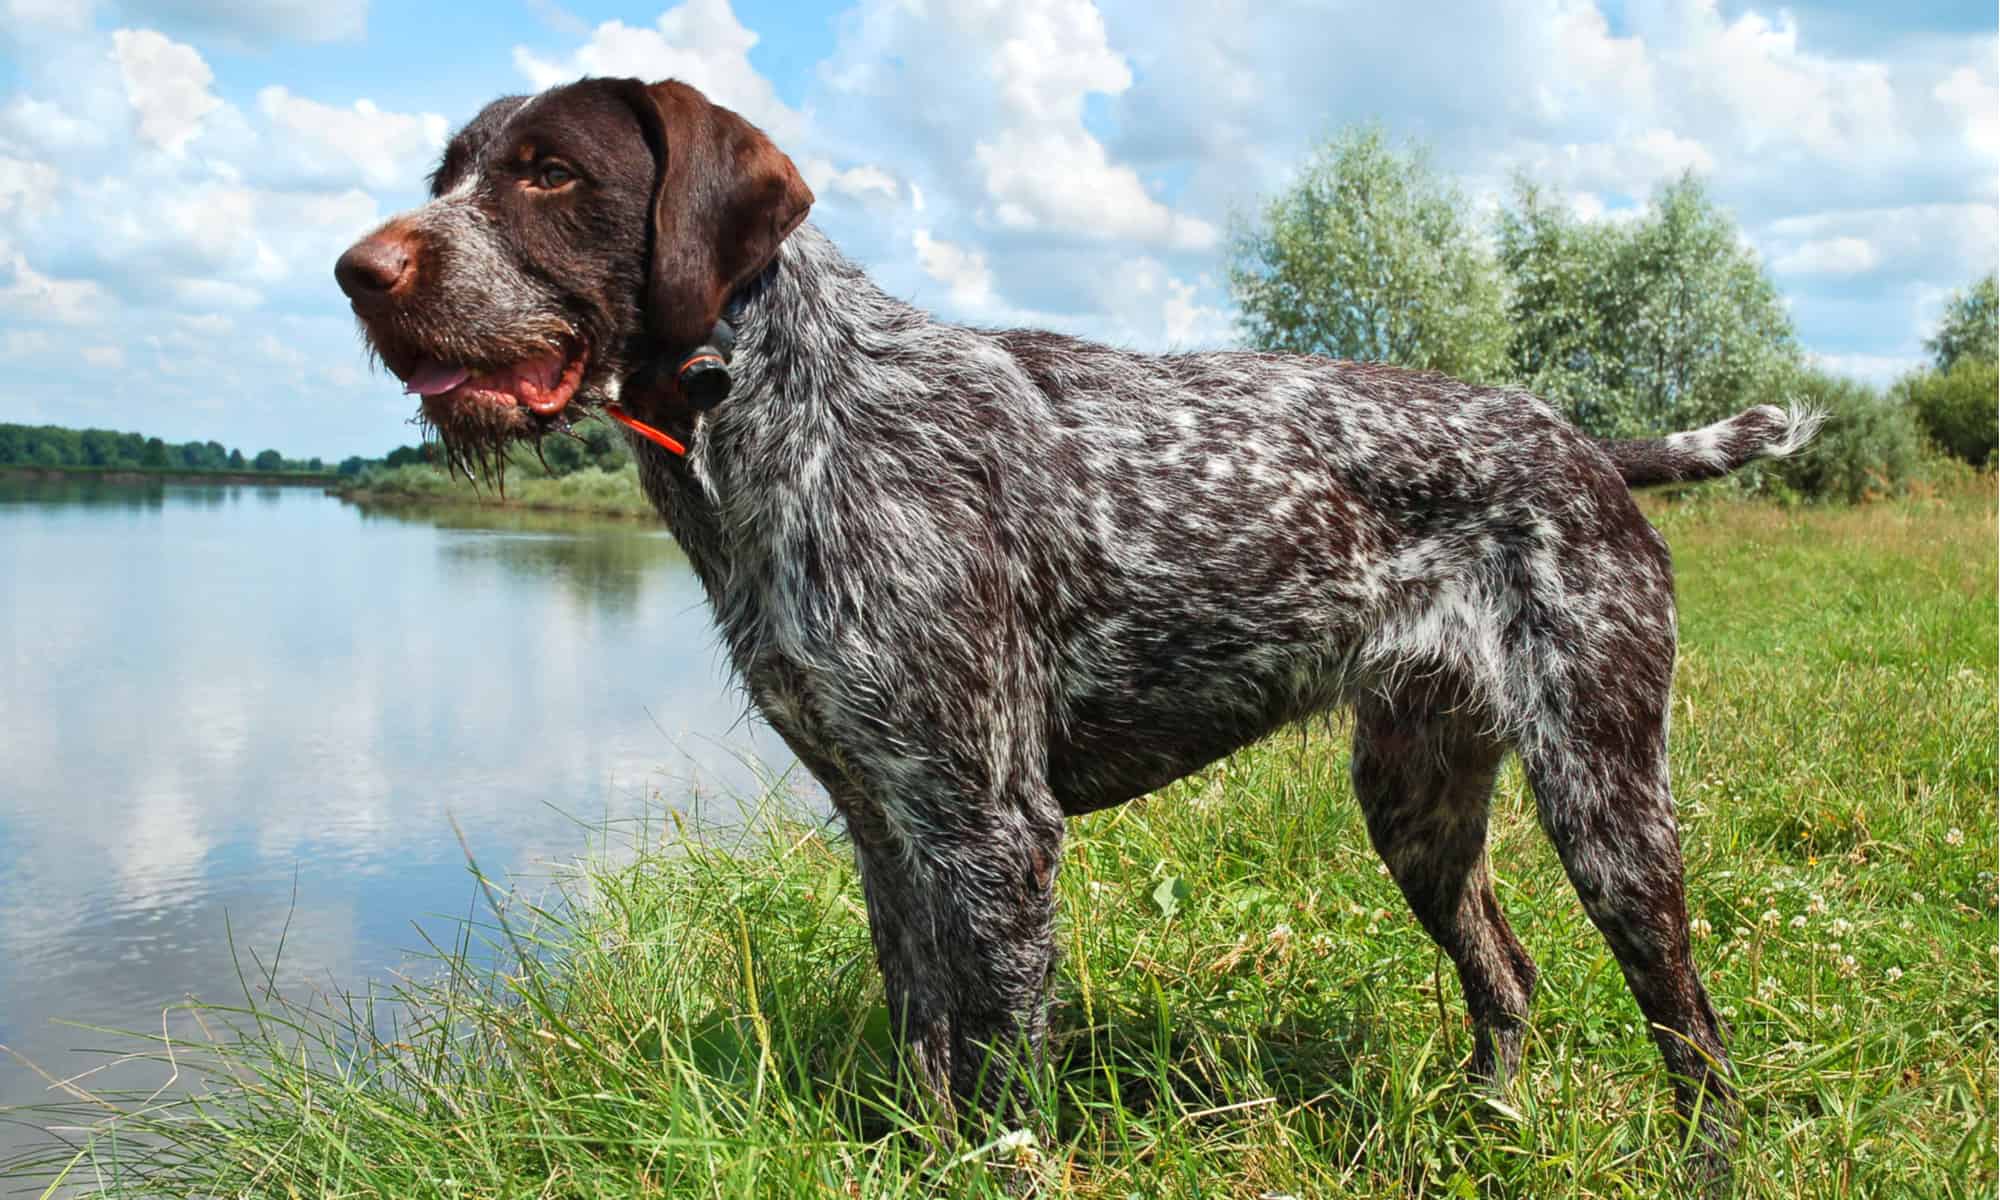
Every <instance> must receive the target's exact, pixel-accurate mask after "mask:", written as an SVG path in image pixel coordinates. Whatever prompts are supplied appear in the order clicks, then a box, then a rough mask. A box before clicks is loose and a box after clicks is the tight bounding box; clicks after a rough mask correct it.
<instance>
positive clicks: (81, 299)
mask: <svg viewBox="0 0 2000 1200" xmlns="http://www.w3.org/2000/svg"><path fill="white" fill-rule="evenodd" d="M0 18H4V19H0V378H4V380H5V382H4V383H0V421H30V422H42V421H47V422H55V423H61V424H66V425H96V426H106V427H112V428H119V429H137V430H141V431H144V432H147V433H157V434H160V435H162V436H165V437H167V438H169V439H170V440H174V441H182V440H187V439H192V438H200V439H209V438H214V439H216V440H219V441H223V442H225V443H228V444H231V445H238V446H241V447H243V448H244V449H245V450H246V451H255V450H258V449H262V448H265V447H267V446H268V447H275V448H277V449H279V450H282V451H284V452H285V453H287V454H288V455H292V456H295V457H305V456H308V455H315V454H317V455H322V456H326V457H329V458H334V457H340V456H344V455H347V454H351V453H365V454H379V453H381V452H383V451H385V450H386V449H388V448H389V447H391V446H394V445H397V444H399V443H402V442H407V441H411V440H413V439H414V431H413V430H412V429H410V428H409V426H408V425H407V423H406V422H407V419H408V417H409V415H410V413H411V411H412V406H411V405H410V404H409V403H408V402H407V401H406V400H405V399H404V398H403V397H402V396H401V395H400V394H399V392H398V388H397V387H396V385H395V384H394V381H393V380H391V379H390V378H388V377H387V376H384V375H381V374H372V373H370V372H369V370H368V368H367V365H366V361H365V359H364V357H363V355H362V353H361V350H360V347H359V345H358V343H357V340H356V338H355V335H354V331H353V323H352V321H351V319H350V318H349V316H348V314H347V311H346V307H345V304H344V302H343V300H342V298H341V296H340V295H339V293H338V291H337V290H336V289H335V288H334V286H333V282H332V275H331V269H332V263H333V259H334V258H335V256H336V255H338V253H339V252H340V250H341V249H342V248H343V247H344V246H345V245H346V244H348V242H350V241H351V240H352V239H353V238H354V237H355V236H356V235H358V234H360V233H361V232H363V231H365V230H366V229H368V228H370V227H371V226H373V225H374V224H375V223H377V222H379V221H381V220H383V219H385V218H386V217H388V216H389V215H391V214H392V213H394V212H396V211H398V210H399V209H401V208H404V207H407V206H409V205H410V204H412V203H414V202H415V201H416V200H417V198H418V196H419V182H420V180H421V178H422V176H423V175H424V173H425V172H426V171H427V170H428V169H429V168H430V167H431V165H432V164H433V163H434V161H435V159H436V156H437V153H438V150H439V148H440V147H441V144H442V141H443V139H444V137H445V136H446V135H447V133H448V131H449V130H450V129H451V128H453V127H455V126H456V125H457V124H459V123H460V122H462V121H464V120H465V119H466V118H467V117H469V116H470V115H471V114H472V113H473V112H475V111H477V109H478V108H479V106H480V105H481V104H482V103H483V102H484V101H486V100H488V99H490V98H492V97H493V96H496V95H500V94H503V93H506V92H519V91H524V90H532V89H534V88H537V87H541V86H546V85H547V84H548V83H551V82H554V81H558V80H562V79H568V78H572V77H574V76H576V75H578V74H581V73H584V72H590V73H596V74H637V75H642V76H645V77H648V78H662V77H666V76H676V77H680V78H685V79H687V80H689V81H690V82H692V83H694V84H696V85H697V86H699V87H701V88H703V89H704V90H706V91H707V92H708V93H709V94H710V96H711V97H713V98H715V99H716V100H718V101H719V102H722V103H725V104H728V105H730V106H732V107H735V108H737V109H739V110H740V111H742V112H744V113H745V114H746V115H748V116H749V117H750V118H751V119H752V120H754V121H756V122H757V123H758V124H760V125H762V126H763V127H764V128H765V129H766V130H767V131H768V132H770V133H771V134H773V136H774V137H775V138H776V140H777V141H778V143H779V145H780V146H781V147H783V148H784V149H785V150H786V151H788V152H789V153H790V154H791V155H792V157H793V158H794V160H795V161H797V162H798V163H799V164H800V166H801V168H802V169H803V170H804V171H805V173H806V175H807V177H808V179H809V180H810V181H811V182H812V184H813V186H814V189H815V191H816V192H817V193H818V196H819V201H818V203H817V205H816V206H815V209H814V219H815V220H817V221H818V222H819V224H820V225H821V227H822V228H824V229H825V230H826V231H827V232H828V233H829V234H831V235H832V236H833V237H834V238H835V239H836V240H837V241H839V242H840V243H841V244H842V245H843V246H844V247H845V248H846V249H847V250H848V252H849V253H850V254H852V255H853V256H855V257H856V258H858V259H859V260H861V261H862V262H863V263H864V264H866V265H867V266H868V268H869V269H870V270H871V271H872V272H873V273H874V274H875V276H876V278H877V279H878V280H879V281H880V282H882V283H883V284H884V285H885V286H886V287H888V288H889V289H890V290H892V291H894V292H895V293H897V294H899V295H903V296H907V297H910V298H912V299H914V300H916V301H917V302H918V303H921V304H923V305H925V306H926V307H929V308H931V309H933V310H936V311H938V312H940V313H942V314H944V315H945V316H948V317H951V318H954V319H961V320H966V321H973V322H979V323H984V324H1034V325H1042V326H1048V327H1053V328H1060V329H1065V330H1070V331H1073V332H1076V333H1080V334H1083V335H1086V336H1092V337H1098V338H1103V339H1107V340H1111V341H1115V342H1118V343H1121V344H1124V345H1130V346H1135V347H1139V348H1144V349H1168V348H1194V347H1202V346H1218V345H1226V344H1228V343H1229V342H1230V340H1231V338H1232V336H1233V320H1232V311H1231V306H1230V302H1229V297H1228V294H1227V290H1226V288H1225V287H1224V286H1223V285H1222V282H1221V281H1222V277H1223V246H1224V243H1225V242H1226V239H1227V235H1228V230H1229V228H1230V224H1231V222H1232V220H1234V219H1236V218H1238V217H1240V216H1242V215H1244V214H1246V213H1248V212H1250V211H1252V210H1253V209H1254V207H1255V206H1256V204H1257V203H1258V201H1259V199H1260V197H1262V196H1265V195H1268V194H1269V193H1271V192H1272V191H1274V190H1275V189H1277V188H1279V187H1281V186H1283V184H1284V183H1285V182H1286V180H1287V179H1288V178H1289V175H1290V172H1291V171H1292V170H1293V169H1294V168H1295V167H1296V166H1297V164H1298V163H1299V162H1300V161H1301V159H1302V158H1303V157H1304V155H1305V154H1306V153H1307V152H1308V151H1309V150H1310V148H1311V147H1312V145H1313V144H1314V142H1316V141H1317V140H1319V139H1321V138H1323V137H1325V136H1326V135H1327V134H1329V133H1331V132H1333V131H1335V130H1337V129H1338V128H1339V127H1341V126H1342V125H1344V124H1347V123H1350V122H1355V121H1367V120H1374V121H1379V122H1381V123H1382V124H1383V125H1384V126H1385V127H1386V128H1387V129H1388V130H1389V131H1390V132H1391V133H1392V134H1395V135H1398V136H1405V137H1414V138H1420V139H1422V140H1424V141H1426V142H1427V143H1429V144H1430V145H1431V147H1432V148H1433V154H1434V160H1435V161H1436V163H1437V164H1438V165H1439V166H1440V167H1442V168H1443V169H1444V170H1446V171H1447V172H1449V173H1450V174H1451V175H1452V176H1453V177H1454V178H1455V179H1456V180H1457V182H1458V184H1459V186H1460V187H1461V188H1462V189H1463V190H1464V192H1465V194H1466V196H1467V198H1468V202H1469V203H1470V204H1472V205H1473V206H1474V207H1475V208H1477V209H1478V210H1480V211H1482V212H1484V211H1490V210H1491V208H1492V207H1493V206H1494V205H1495V204H1497V203H1498V202H1499V200H1500V198H1501V196H1502V195H1503V194H1504V192H1505V189H1506V186H1507V179H1508V177H1509V175H1510V173H1511V172H1513V171H1514V170H1516V169H1517V168H1521V169H1526V170H1528V171H1529V172H1530V173H1532V174H1533V175H1535V176H1536V177H1537V178H1539V179H1541V180H1542V181H1544V182H1545V183H1546V184H1547V185H1549V186H1551V187H1553V188H1556V189H1558V190H1560V191H1561V193H1562V194H1563V195H1564V196H1565V197H1566V198H1567V199H1568V202H1569V203H1570V204H1571V205H1572V206H1573V207H1574V208H1575V209H1576V210H1577V211H1578V212H1580V213H1585V214H1590V215H1599V214H1601V215H1603V216H1604V217H1605V218H1606V219H1616V217H1617V216H1618V214H1619V213H1621V212H1624V213H1629V212H1632V211H1635V210H1636V208H1637V206H1640V205H1643V204H1644V202H1645V199H1646V197H1647V195H1648V194H1649V193H1650V191H1651V190H1652V188H1653V186H1654V185H1655V184H1656V183H1657V182H1659V181H1660V180H1661V179H1663V178H1666V177H1668V176H1670V175H1673V174H1675V173H1678V172H1679V171H1681V170H1683V169H1686V168H1690V167H1691V168H1693V169H1695V170H1697V171H1698V172H1700V173H1701V174H1702V175H1703V176H1704V177H1706V178H1707V180H1708V181H1709V184H1710V187H1711V190H1712V192H1713V194H1714V195H1715V197H1716V198H1717V199H1718V200H1719V201H1720V202H1721V203H1722V204H1724V205H1725V206H1726V207H1727V208H1728V209H1729V210H1730V211H1731V212H1732V213H1733V214H1734V215H1735V217H1736V219H1737V221H1738V222H1739V224H1740V225H1741V227H1742V229H1743V232H1744V235H1745V238H1746V240H1747V241H1748V243H1749V244H1750V245H1751V246H1752V247H1753V248H1754V249H1755V251H1756V252H1757V253H1758V254H1759V255H1760V256H1761V257H1762V259H1763V261H1764V262H1765V263H1766V265H1767V266H1768V267H1769V268H1770V270H1771V272H1772V274H1773V276H1774V277H1775V278H1776V279H1777V281H1778V284H1779V287H1780V289H1781V290H1782V292H1783V293H1784V295H1785V297H1786V299H1787V302H1788V303H1789V304H1790V306H1791V312H1792V316H1793V320H1794V322H1795V324H1796V326H1797V328H1798V332H1799V337H1800V340H1801V342H1802V343H1803V344H1804V346H1805V347H1806V349H1807V350H1808V351H1809V352H1810V353H1812V354H1813V355H1814V356H1816V357H1817V358H1818V359H1820V360H1821V361H1822V362H1824V363H1825V364H1826V365H1828V366H1830V367H1832V368H1833V369H1835V370H1839V371H1842V372H1845V373H1849V374H1853V375H1856V376H1858V377H1861V378H1865V379H1869V380H1871V381H1876V382H1884V381H1887V380H1889V379H1891V378H1894V377H1895V376H1896V375H1897V374H1899V373H1900V372H1902V371H1904V370H1907V369H1908V368H1909V367H1911V366H1913V365H1915V364H1916V363H1918V362H1919V361H1920V360H1921V359H1922V357H1923V350H1922V341H1923V338H1924V336H1925V334H1926V333H1927V332H1928V331H1929V330H1930V329H1931V328H1932V327H1933V326H1934V324H1935V322H1936V320H1937V316H1938V313H1939V312H1940V310H1941V308H1942V305H1943V303H1944V301H1945V299H1946V297H1947V296H1948V295H1949V294H1950V292H1951V291H1952V290H1953V289H1955V288H1959V287H1962V286H1964V285H1965V284H1966V283H1968V282H1970V281H1971V280H1972V279H1973V278H1975V277H1976V276H1978V275H1979V274H1982V273H1983V272H1985V271H1987V270H1991V269H1992V268H1993V266H1994V263H1995V258H1996V254H2000V249H1997V248H1996V214H2000V63H1996V54H2000V40H1996V36H1995V32H1996V31H1995V12H1994V9H1993V7H1992V5H1991V4H1990V3H1978V4H1974V3H1963V2H1959V0H1913V2H1910V3H1903V4H1895V5H1889V4H1881V3H1869V2H1835V0H1822V2H1811V3H1801V4H1793V5H1790V6H1787V7H1783V8H1779V7H1772V6H1767V5H1762V4H1756V3H1743V2H1740V0H1607V2H1605V3H1591V2H1588V0H1499V2H1494V3H1478V4H1472V3H1456V4H1423V3H1404V4H1381V3H1340V2H1338V0H1202V2H1199V3H1197V2H1194V0H1096V2H1093V0H859V2H858V3H855V4H853V5H851V6H846V7H843V6H840V5H838V4H834V5H823V4H805V3H793V2H787V0H736V2H734V3H731V0H686V2H685V3H682V4H675V5H661V4H651V5H632V4H614V3H601V2H599V3H585V2H580V0H579V2H567V3H564V2H558V0H481V2H478V3H470V2H453V3H438V4H405V5H395V6H391V5H384V4H371V3H370V2H369V0H262V2H260V3H256V4H244V3H241V2H240V0H126V2H123V3H113V2H109V0H99V2H95V3H93V2H92V0H0Z"/></svg>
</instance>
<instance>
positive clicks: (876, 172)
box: [798, 158, 923, 212]
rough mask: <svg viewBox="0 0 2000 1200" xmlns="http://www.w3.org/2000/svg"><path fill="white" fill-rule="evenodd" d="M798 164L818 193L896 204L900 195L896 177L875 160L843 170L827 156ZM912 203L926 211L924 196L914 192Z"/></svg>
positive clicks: (807, 184)
mask: <svg viewBox="0 0 2000 1200" xmlns="http://www.w3.org/2000/svg"><path fill="white" fill-rule="evenodd" d="M798 168H799V174H800V175H802V176H804V177H805V181H806V186H808V187H810V188H812V190H813V194H814V195H815V196H825V195H827V194H828V193H829V192H837V193H839V194H841V195H844V196H851V197H853V198H854V199H856V200H866V201H871V202H885V203H891V204H893V203H895V201H896V198H897V195H898V188H897V185H896V177H895V176H894V175H891V174H890V173H889V172H887V171H885V170H883V169H882V168H881V167H877V166H874V165H872V164H868V163H863V164H861V165H860V166H855V167H849V168H847V169H846V170H845V171H843V170H840V169H838V168H836V167H835V166H834V165H833V164H832V163H830V162H828V161H826V160H825V159H823V158H808V159H806V160H804V161H802V162H800V163H799V164H798ZM913 190H914V189H913ZM912 203H913V205H914V206H915V208H916V210H917V211H919V212H921V211H923V200H922V197H921V196H912Z"/></svg>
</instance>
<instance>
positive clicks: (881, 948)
mask: <svg viewBox="0 0 2000 1200" xmlns="http://www.w3.org/2000/svg"><path fill="white" fill-rule="evenodd" d="M926 774H927V775H928V773H926ZM963 779H964V776H963V775H960V776H959V782H960V783H961V786H962V781H963ZM927 782H934V780H927ZM857 807H859V808H860V809H861V811H858V812H851V813H850V814H849V816H848V827H849V829H850V830H851V831H852V832H853V834H854V837H855V844H856V851H857V854H858V856H859V859H860V864H861V878H862V887H863V890H864V892H865V893H866V896H867V901H868V922H869V928H870V931H871V933H872V934H873V937H874V941H875V953H876V957H877V959H878V961H879V962H880V963H881V967H882V977H883V982H884V984H885V988H886V992H887V997H888V1003H889V1016H890V1020H891V1022H892V1024H893V1025H894V1026H895V1027H896V1028H897V1030H898V1032H899V1033H900V1035H901V1038H902V1041H903V1045H904V1047H905V1050H906V1053H907V1056H908V1061H909V1063H910V1065H911V1066H912V1068H913V1069H914V1072H915V1074H916V1075H917V1076H918V1078H919V1080H920V1081H921V1082H922V1084H923V1085H924V1086H925V1087H926V1088H927V1089H928V1090H929V1091H930V1092H931V1094H932V1095H933V1096H934V1097H935V1098H936V1099H937V1100H938V1101H939V1102H940V1103H941V1104H942V1105H943V1106H945V1108H946V1111H947V1113H949V1114H952V1115H955V1116H956V1117H957V1118H958V1122H957V1123H958V1124H959V1125H960V1126H962V1127H963V1128H964V1130H965V1132H966V1133H967V1134H968V1135H969V1136H973V1137H981V1136H984V1135H986V1134H988V1133H991V1132H995V1131H997V1130H998V1129H1000V1128H1008V1129H1012V1128H1019V1127H1021V1126H1024V1125H1025V1126H1028V1127H1030V1128H1033V1127H1034V1126H1035V1125H1036V1124H1038V1122H1037V1120H1036V1118H1035V1115H1034V1114H1033V1113H1032V1112H1031V1111H1030V1108H1029V1105H1028V1103H1027V1090H1026V1087H1025V1084H1026V1082H1027V1079H1028V1074H1029V1072H1031V1071H1032V1070H1034V1069H1035V1068H1036V1067H1038V1066H1039V1065H1040V1063H1041V1055H1042V1044H1043V1037H1044V1034H1045V1032H1046V1028H1047V1023H1048V1016H1047V1011H1046V1006H1047V994H1048V987H1049V980H1050V977H1051V975H1052V974H1053V972H1054V969H1055V961H1056V948H1055V929H1054V924H1055V880H1056V869H1057V860H1058V856H1059V855H1060V854H1061V852H1062V836H1063V823H1062V816H1061V813H1060V811H1059V809H1058V808H1057V807H1056V804H1055V800H1054V798H1053V797H1052V796H1051V795H1050V794H1049V791H1048V786H1047V784H1046V783H1045V782H1044V781H1042V780H1039V779H1033V780H1030V779H1025V778H1012V779H1008V778H1002V779H1000V780H998V781H996V783H994V784H993V785H992V786H989V787H985V788H978V789H976V790H974V791H971V792H969V793H968V792H966V791H960V790H957V789H954V788H944V789H933V788H928V787H926V788H918V789H910V788H907V787H904V788H890V789H883V790H878V791H876V792H875V794H874V795H872V796H871V797H870V798H869V799H868V800H865V801H861V802H859V805H858V806H857Z"/></svg>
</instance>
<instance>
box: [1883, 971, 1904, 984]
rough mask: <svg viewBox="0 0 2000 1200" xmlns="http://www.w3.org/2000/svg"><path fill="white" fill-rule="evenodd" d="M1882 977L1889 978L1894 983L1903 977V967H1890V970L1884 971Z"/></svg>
mask: <svg viewBox="0 0 2000 1200" xmlns="http://www.w3.org/2000/svg"><path fill="white" fill-rule="evenodd" d="M1882 977H1883V978H1884V979H1887V980H1888V981H1889V982H1890V983H1894V982H1896V981H1897V980H1899V979H1901V978H1902V977H1903V968H1901V967H1890V968H1889V969H1888V970H1886V971H1884V972H1882Z"/></svg>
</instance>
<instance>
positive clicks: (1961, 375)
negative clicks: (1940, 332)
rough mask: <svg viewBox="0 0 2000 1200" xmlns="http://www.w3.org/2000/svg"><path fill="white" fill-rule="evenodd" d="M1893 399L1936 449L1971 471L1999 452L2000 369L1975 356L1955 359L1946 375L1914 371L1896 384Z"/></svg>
mask: <svg viewBox="0 0 2000 1200" xmlns="http://www.w3.org/2000/svg"><path fill="white" fill-rule="evenodd" d="M1895 390H1896V393H1897V394H1898V395H1899V397H1900V398H1901V399H1902V400H1903V401H1904V403H1905V404H1907V405H1908V407H1909V410H1910V413H1911V415H1912V416H1914V417H1915V418H1916V420H1917V424H1918V425H1920V426H1922V427H1923V431H1924V433H1925V434H1927V435H1929V437H1930V439H1931V442H1932V443H1933V444H1935V445H1936V446H1937V448H1938V449H1940V450H1942V451H1944V452H1945V453H1946V454H1949V455H1952V456H1953V457H1955V458H1962V459H1964V460H1965V461H1966V462H1969V463H1971V464H1972V465H1973V466H1975V467H1983V466H1985V465H1987V464H1988V463H1990V462H1992V461H1993V456H1994V452H1995V450H1996V449H2000V418H1996V416H1995V413H1994V397H1995V396H1996V395H2000V365H1996V364H1995V363H1994V361H1993V360H1992V359H1990V358H1982V357H1980V356H1979V354H1978V353H1977V351H1976V350H1968V351H1965V352H1962V353H1960V354H1959V355H1958V358H1957V360H1956V361H1954V362H1953V363H1952V365H1951V369H1950V370H1948V371H1918V372H1916V373H1914V374H1912V375H1910V376H1908V377H1906V378H1904V379H1903V380H1901V381H1900V382H1898V383H1897V384H1896V388H1895Z"/></svg>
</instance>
